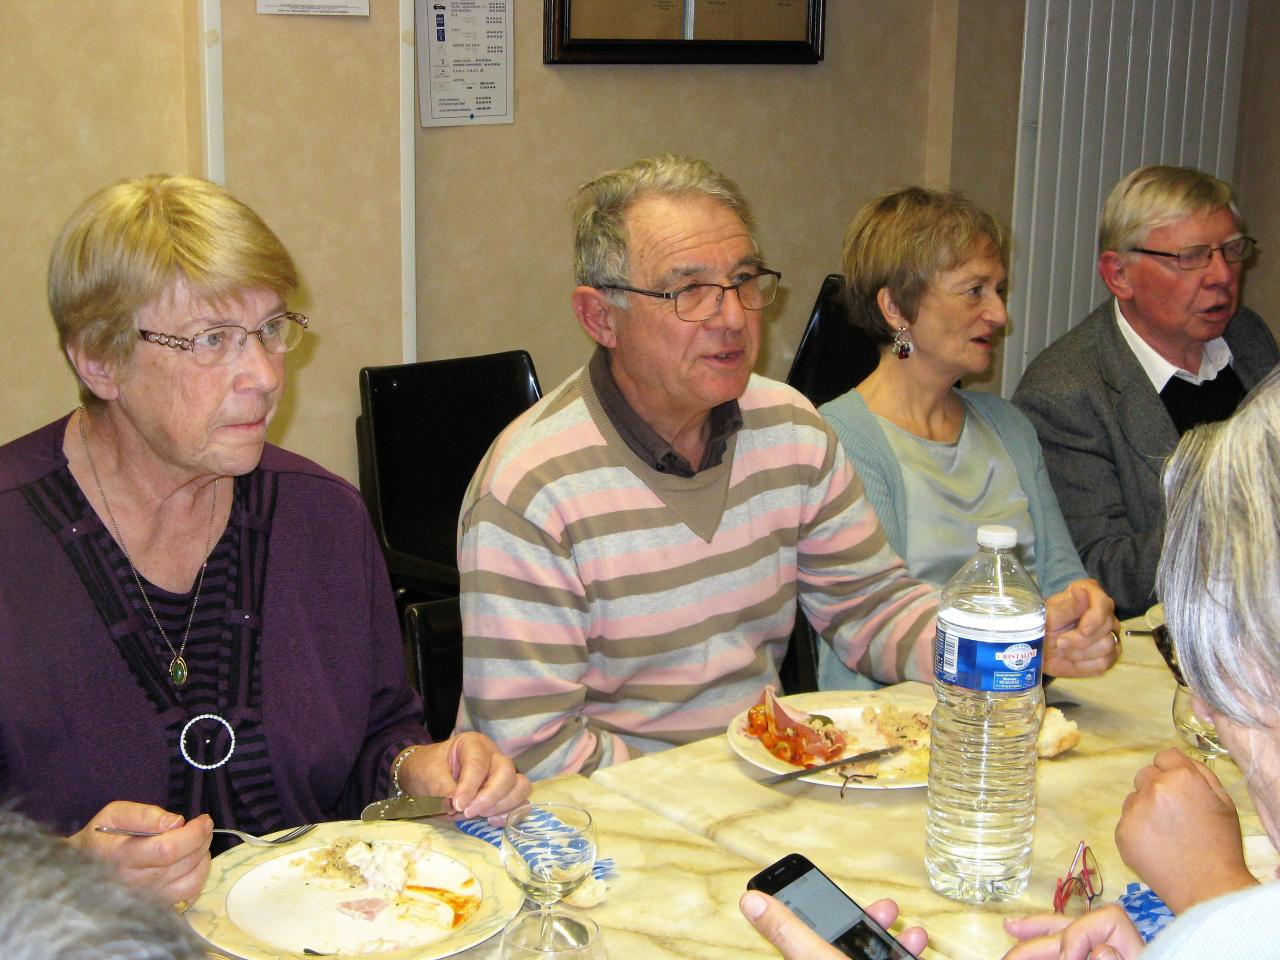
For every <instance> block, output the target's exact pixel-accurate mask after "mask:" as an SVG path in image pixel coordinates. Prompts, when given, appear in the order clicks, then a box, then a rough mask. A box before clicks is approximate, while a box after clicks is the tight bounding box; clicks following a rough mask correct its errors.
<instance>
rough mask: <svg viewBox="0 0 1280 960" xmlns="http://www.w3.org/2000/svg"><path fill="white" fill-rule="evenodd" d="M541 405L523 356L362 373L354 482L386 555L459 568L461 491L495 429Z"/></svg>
mask: <svg viewBox="0 0 1280 960" xmlns="http://www.w3.org/2000/svg"><path fill="white" fill-rule="evenodd" d="M541 396H542V390H541V388H540V387H539V385H538V375H537V373H536V372H535V371H534V369H533V359H532V358H531V357H530V356H529V354H528V353H526V352H525V351H523V350H512V351H509V352H507V353H494V354H488V355H486V356H479V357H461V358H458V359H454V360H427V361H423V362H421V363H403V364H396V365H394V366H387V367H365V368H364V369H363V370H361V371H360V408H361V418H362V420H363V424H362V427H363V433H364V436H363V442H364V445H365V446H366V447H367V454H368V461H369V462H368V469H367V470H365V469H363V468H362V470H361V473H362V475H364V476H367V478H368V479H367V482H368V483H369V484H370V485H371V487H372V496H371V497H369V499H371V500H372V501H373V503H374V504H376V509H375V510H372V511H371V513H372V514H373V516H374V520H375V523H377V525H378V528H379V529H378V534H379V536H380V537H381V539H382V545H383V548H384V549H385V550H388V551H400V552H403V553H408V554H412V555H413V556H415V557H421V558H424V559H427V560H430V561H434V562H436V563H441V564H446V565H447V566H449V567H453V568H456V566H457V529H458V510H459V508H460V507H461V506H462V497H463V495H464V494H465V493H466V490H467V484H468V483H470V481H471V476H472V474H474V473H475V470H476V467H478V466H479V465H480V461H481V460H483V459H484V455H485V452H486V451H487V450H488V449H489V445H490V444H491V443H492V442H493V440H494V438H495V437H497V435H498V434H499V433H500V432H501V431H502V428H503V427H505V426H506V425H507V424H508V423H510V422H511V421H512V420H514V419H515V418H516V417H517V416H519V415H520V414H521V413H523V412H524V411H525V410H527V409H528V408H529V407H530V406H532V405H533V404H534V403H535V402H536V401H537V400H538V398H539V397H541ZM358 429H359V428H358Z"/></svg>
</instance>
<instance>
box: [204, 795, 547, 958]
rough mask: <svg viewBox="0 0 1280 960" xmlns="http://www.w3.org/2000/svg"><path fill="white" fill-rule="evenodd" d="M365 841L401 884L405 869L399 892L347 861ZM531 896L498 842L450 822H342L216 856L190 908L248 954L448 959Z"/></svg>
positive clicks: (217, 936)
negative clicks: (292, 839)
mask: <svg viewBox="0 0 1280 960" xmlns="http://www.w3.org/2000/svg"><path fill="white" fill-rule="evenodd" d="M360 843H363V844H365V845H367V847H368V849H367V850H366V851H362V852H364V853H365V854H366V855H367V856H372V857H373V858H374V859H375V867H374V869H375V870H376V872H377V873H378V874H379V875H381V876H383V877H386V878H389V879H390V880H391V881H392V883H393V885H395V884H396V881H397V879H399V877H403V879H404V880H405V883H404V885H403V890H402V891H401V892H400V893H398V894H393V893H391V892H390V891H388V890H386V889H377V888H376V887H374V886H371V885H370V884H369V883H368V882H366V881H365V880H364V879H362V878H361V877H360V875H359V871H358V869H356V868H353V867H351V866H350V865H348V864H347V861H346V859H345V858H344V857H342V856H341V851H342V850H343V848H345V847H347V846H348V845H355V844H360ZM366 869H368V868H366ZM398 871H403V873H402V874H400V875H399V877H398V875H397V872H398ZM523 901H524V898H523V895H522V894H521V893H520V891H519V890H518V889H517V888H516V885H515V884H514V883H512V882H511V879H510V878H509V877H508V876H507V874H506V871H505V870H504V869H503V867H502V858H501V855H500V854H499V853H498V850H497V848H496V847H493V846H490V845H489V844H487V843H485V842H484V841H483V840H477V839H476V838H475V837H470V836H467V835H466V834H464V833H462V832H461V831H459V830H458V829H456V828H455V827H454V826H453V824H452V823H444V824H436V823H422V822H413V821H408V820H378V821H372V822H362V821H359V820H355V821H352V820H340V821H335V822H332V823H322V824H320V825H319V826H318V827H316V829H315V830H313V831H311V832H310V833H308V834H307V835H306V836H305V837H303V838H301V839H299V840H298V841H297V842H296V843H290V844H286V845H284V846H281V847H251V846H249V845H248V844H243V843H242V844H240V845H239V846H237V847H234V848H232V849H231V850H228V851H227V852H226V853H223V854H221V855H219V856H217V857H214V859H213V863H212V866H211V868H210V871H209V878H208V880H207V881H206V883H205V887H204V891H203V892H202V893H201V894H200V897H199V898H198V899H197V900H196V901H195V902H194V903H193V904H192V905H191V908H190V909H189V910H187V912H186V917H187V919H188V920H189V921H190V923H191V926H192V928H193V929H194V930H195V931H196V933H198V934H200V935H201V936H202V937H204V938H205V939H206V940H208V941H209V942H210V943H211V944H213V945H214V946H215V947H217V948H218V949H220V950H224V951H226V952H228V953H230V954H233V955H234V956H236V957H242V958H245V960H294V958H297V960H304V958H309V957H314V956H316V955H317V954H323V955H329V956H334V957H341V958H356V957H378V958H380V960H408V958H410V957H412V958H415V960H439V958H441V957H448V956H451V955H452V954H455V953H458V952H459V951H461V950H465V949H467V948H468V947H471V946H474V945H475V944H477V943H480V942H482V941H484V940H487V939H488V938H489V937H491V936H493V935H494V934H495V933H498V932H499V931H501V930H502V928H503V927H504V926H505V925H506V923H507V921H508V920H509V919H511V917H513V916H515V914H516V913H517V912H518V911H519V909H520V906H521V904H522V903H523Z"/></svg>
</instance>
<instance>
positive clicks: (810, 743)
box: [745, 687, 848, 767]
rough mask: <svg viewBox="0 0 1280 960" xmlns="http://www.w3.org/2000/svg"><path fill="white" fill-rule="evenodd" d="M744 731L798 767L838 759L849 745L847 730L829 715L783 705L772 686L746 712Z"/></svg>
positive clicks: (781, 758) (779, 756)
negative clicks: (841, 727) (843, 729)
mask: <svg viewBox="0 0 1280 960" xmlns="http://www.w3.org/2000/svg"><path fill="white" fill-rule="evenodd" d="M745 732H746V734H747V735H748V736H751V737H755V738H756V739H757V740H759V741H760V743H761V744H762V745H763V746H764V748H765V749H766V750H768V751H769V752H770V753H772V754H773V755H774V756H775V757H777V758H778V759H779V760H783V761H785V762H786V763H793V764H795V765H796V766H797V767H812V766H816V765H817V764H820V763H827V762H828V761H831V760H836V759H838V758H839V757H840V755H841V754H842V753H844V752H845V747H846V746H847V745H848V740H847V738H846V737H845V735H844V732H843V731H841V730H840V729H839V728H838V727H837V726H836V725H835V724H834V723H832V722H831V719H830V718H829V717H824V716H821V715H819V714H809V713H805V712H804V711H803V710H796V709H794V708H790V707H787V706H785V705H783V703H782V702H781V701H779V700H778V698H777V696H776V695H775V694H774V690H773V687H765V688H764V691H763V692H762V693H761V694H760V699H759V700H758V701H757V702H756V705H755V706H753V707H751V709H749V710H748V711H747V728H746V731H745Z"/></svg>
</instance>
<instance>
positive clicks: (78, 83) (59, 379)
mask: <svg viewBox="0 0 1280 960" xmlns="http://www.w3.org/2000/svg"><path fill="white" fill-rule="evenodd" d="M54 8H55V5H54V4H51V3H45V2H36V3H0V37H3V38H4V39H3V41H2V42H3V45H4V53H3V55H0V130H2V131H3V132H2V133H0V291H3V298H2V299H0V339H2V340H3V343H4V347H3V349H0V442H4V441H7V440H9V439H11V438H13V437H16V436H19V435H20V434H23V433H26V432H27V431H29V430H32V429H34V428H36V427H38V426H40V425H41V424H44V423H47V422H48V421H50V420H52V419H53V418H54V417H56V416H59V415H61V414H63V413H65V412H66V411H67V410H68V409H70V408H71V407H72V406H74V404H75V403H76V391H75V385H74V381H73V379H72V376H71V373H70V371H69V370H68V369H67V367H66V364H65V363H64V362H63V361H62V358H61V355H60V354H59V352H58V349H57V341H56V338H55V334H54V330H53V321H52V319H50V317H49V309H48V306H47V303H46V300H45V292H44V280H45V268H46V266H47V264H48V258H49V250H50V249H51V248H52V246H53V241H54V239H55V237H56V236H57V234H58V230H59V229H60V228H61V226H62V224H63V222H64V221H65V220H66V219H67V217H68V216H69V215H70V214H71V211H72V210H74V209H75V207H76V206H77V205H78V204H79V203H80V201H81V200H83V199H84V198H85V197H86V196H88V195H89V193H91V192H92V191H94V190H96V189H97V188H99V187H101V186H104V185H106V184H107V183H110V182H111V181H113V180H116V179H119V178H120V177H125V176H132V175H135V174H138V173H142V172H148V171H152V170H167V171H169V172H172V173H182V172H186V170H187V169H188V166H187V163H188V156H187V136H186V122H185V115H186V110H187V87H186V82H185V78H186V76H187V74H186V68H185V63H184V60H185V56H184V55H185V54H186V52H187V50H188V48H187V46H186V45H185V43H184V41H183V36H184V34H183V13H184V11H183V7H182V5H181V4H178V3H173V2H161V3H157V2H156V0H113V2H111V3H100V2H95V0H76V2H65V3H59V4H57V5H56V8H57V12H56V15H55V13H54Z"/></svg>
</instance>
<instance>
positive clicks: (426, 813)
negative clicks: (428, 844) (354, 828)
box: [360, 797, 454, 820]
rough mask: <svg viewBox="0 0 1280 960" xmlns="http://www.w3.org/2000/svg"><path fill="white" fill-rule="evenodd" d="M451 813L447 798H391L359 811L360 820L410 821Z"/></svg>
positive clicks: (451, 806)
mask: <svg viewBox="0 0 1280 960" xmlns="http://www.w3.org/2000/svg"><path fill="white" fill-rule="evenodd" d="M453 812H454V810H453V802H452V801H451V800H450V799H449V798H448V797H392V798H391V799H390V800H378V801H376V802H374V803H371V804H369V805H368V806H367V807H365V808H364V809H363V810H361V811H360V819H361V820H412V819H414V818H416V817H437V816H439V815H440V814H442V813H453Z"/></svg>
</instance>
